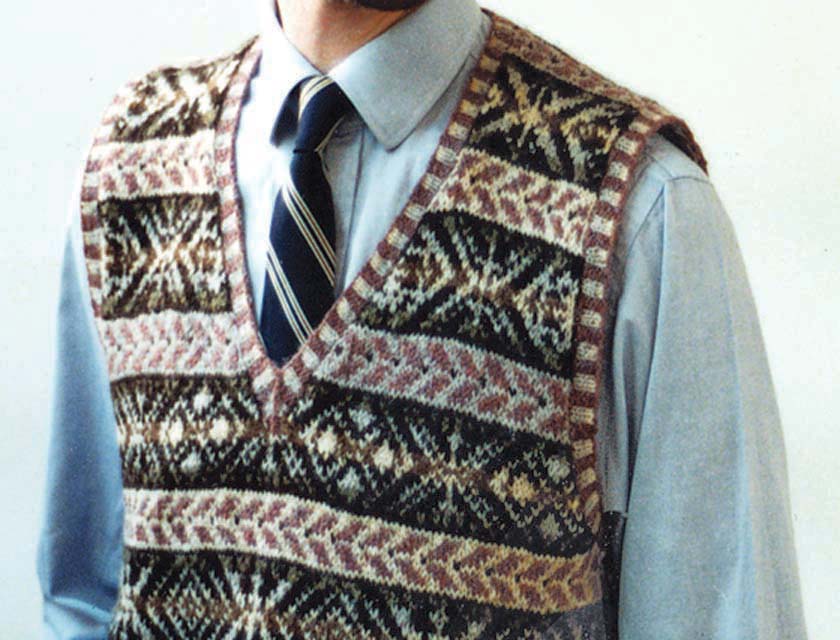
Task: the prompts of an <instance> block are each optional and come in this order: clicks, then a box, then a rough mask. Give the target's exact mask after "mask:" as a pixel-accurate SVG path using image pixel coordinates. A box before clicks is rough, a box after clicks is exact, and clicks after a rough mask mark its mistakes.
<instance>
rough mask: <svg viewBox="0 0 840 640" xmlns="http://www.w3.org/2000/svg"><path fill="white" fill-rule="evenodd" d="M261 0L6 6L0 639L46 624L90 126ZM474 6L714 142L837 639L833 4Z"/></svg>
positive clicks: (839, 99) (239, 24)
mask: <svg viewBox="0 0 840 640" xmlns="http://www.w3.org/2000/svg"><path fill="white" fill-rule="evenodd" d="M255 1H256V0H242V1H240V2H236V1H234V0H180V1H178V2H171V1H169V0H144V1H143V2H139V3H138V2H128V1H127V0H110V1H106V0H71V1H69V2H22V1H21V2H15V3H4V7H3V10H2V11H0V18H1V19H0V60H2V70H3V72H2V78H3V81H2V83H0V122H2V128H0V193H2V195H3V198H2V203H3V204H2V206H3V208H4V211H3V215H2V216H0V233H1V234H2V239H3V244H2V247H3V249H2V254H0V261H2V264H0V274H2V275H0V278H2V286H0V305H2V306H0V308H2V310H3V314H4V319H3V333H4V336H3V340H2V341H0V350H2V351H0V417H2V418H3V427H2V428H3V432H2V435H3V439H2V445H0V501H1V502H2V504H3V505H4V512H3V516H2V522H3V526H2V528H0V567H2V569H0V571H2V572H3V573H2V575H0V638H3V639H5V638H10V639H11V638H15V639H16V638H30V637H37V636H38V627H39V616H40V609H39V607H40V603H39V594H38V590H37V582H36V579H35V573H34V558H35V546H36V541H37V530H38V526H39V521H40V513H41V502H42V486H43V480H44V472H45V459H46V446H47V435H48V431H47V424H48V421H47V418H48V384H47V383H48V380H49V374H50V369H51V362H52V356H53V352H52V338H53V331H54V326H55V323H54V318H53V314H54V308H55V301H56V294H57V283H58V267H59V255H60V249H61V241H62V233H63V227H64V224H65V218H66V213H65V212H66V210H67V202H68V198H69V196H70V192H71V186H72V182H73V179H74V175H75V173H76V171H77V170H78V168H79V163H80V162H81V158H82V155H83V153H84V151H85V148H86V145H87V144H88V140H89V137H90V136H91V134H92V132H93V129H94V127H95V125H96V123H97V121H98V119H99V116H100V114H101V112H102V110H103V109H104V107H105V105H106V104H107V102H108V99H109V98H110V96H111V94H112V92H113V91H114V90H115V89H116V88H117V87H118V86H119V85H120V84H121V83H122V82H123V81H125V80H127V79H129V78H131V77H133V76H135V75H137V74H138V73H141V72H143V71H145V70H147V69H148V68H150V67H152V66H155V65H157V64H159V63H161V62H164V61H176V60H179V59H182V58H185V57H192V56H197V55H202V56H203V55H212V54H215V53H219V52H222V51H224V50H226V49H227V48H229V47H232V46H234V45H236V44H238V43H239V42H240V41H241V40H243V39H244V38H245V37H247V36H248V35H249V34H250V33H252V31H253V30H254V29H255V24H256V22H255V11H254V8H253V6H252V5H253V3H254V2H255ZM452 1H458V0H452ZM485 4H486V5H487V6H489V7H490V8H493V9H495V10H497V11H499V12H501V13H504V14H506V15H508V16H510V17H511V18H514V19H515V20H517V21H520V22H521V23H523V24H525V25H526V26H529V27H531V28H532V29H534V30H536V31H537V32H539V33H540V34H541V35H544V36H546V37H548V38H549V39H551V40H552V41H554V42H556V43H558V44H559V45H560V46H561V47H562V48H564V49H565V50H566V51H568V52H569V53H571V54H572V55H574V56H576V57H578V58H580V59H581V60H583V61H585V62H587V63H588V64H590V65H591V66H594V67H595V68H597V69H598V70H600V71H601V72H602V73H604V74H606V75H607V76H609V77H611V78H613V79H614V80H617V81H619V82H621V83H622V84H625V85H628V86H629V87H631V88H633V89H635V90H637V91H639V92H641V93H644V94H646V95H649V96H651V97H653V98H655V99H657V100H658V101H660V102H662V103H663V104H665V105H666V106H668V107H669V108H670V109H671V110H672V111H674V112H676V113H678V114H679V115H681V116H683V117H684V118H685V119H686V120H687V121H688V123H689V124H690V125H691V127H692V128H693V129H694V131H695V132H696V134H697V136H698V138H699V141H700V143H701V144H702V146H703V147H704V149H705V150H706V153H707V156H708V158H709V165H710V169H711V175H712V178H713V181H714V183H715V185H716V186H717V189H718V191H719V193H720V194H721V197H722V199H723V201H724V203H725V205H726V207H727V210H728V212H729V215H730V217H731V218H732V220H733V221H734V224H735V227H736V230H737V233H738V238H739V241H740V244H741V248H742V251H743V254H744V258H745V261H746V264H747V268H748V271H749V276H750V279H751V283H752V286H753V290H754V293H755V298H756V303H757V305H758V309H759V313H760V316H761V321H762V328H763V333H764V337H765V341H766V345H767V350H768V354H769V358H770V362H771V366H772V373H773V377H774V381H775V385H776V389H777V393H778V399H779V404H780V407H781V411H782V419H783V422H784V429H785V438H786V443H787V450H788V459H789V473H790V478H791V482H790V484H791V493H792V499H793V513H794V525H795V530H796V543H797V550H798V554H799V560H800V572H801V577H802V587H803V596H804V601H805V610H806V616H807V620H808V625H809V631H810V634H811V638H812V640H829V639H830V638H834V637H835V636H836V633H837V628H838V625H840V615H839V614H838V606H837V592H838V587H840V584H838V581H837V576H838V575H840V544H839V543H838V542H840V541H835V538H836V537H837V536H838V532H840V500H838V494H840V490H838V482H839V481H840V474H838V471H837V467H838V453H840V451H838V445H840V436H838V432H840V429H838V428H837V426H836V422H837V417H838V415H840V394H839V393H838V392H837V387H838V385H840V375H838V369H839V368H840V365H838V359H840V332H838V330H837V325H838V322H837V316H838V315H840V277H838V273H840V210H838V209H839V208H838V203H840V116H838V113H840V45H838V42H837V34H836V27H837V25H838V23H840V12H838V9H836V8H835V7H834V3H831V2H829V0H800V1H799V2H794V1H793V0H788V1H784V0H763V1H762V2H733V1H731V0H729V1H723V0H705V1H704V2H685V1H684V2H668V1H666V0H634V1H633V2H618V1H617V0H611V1H605V0H588V1H586V2H582V1H580V0H577V1H574V0H517V2H507V3H505V2H504V1H503V0H488V1H487V2H486V3H485ZM10 5H13V6H12V7H11V8H10Z"/></svg>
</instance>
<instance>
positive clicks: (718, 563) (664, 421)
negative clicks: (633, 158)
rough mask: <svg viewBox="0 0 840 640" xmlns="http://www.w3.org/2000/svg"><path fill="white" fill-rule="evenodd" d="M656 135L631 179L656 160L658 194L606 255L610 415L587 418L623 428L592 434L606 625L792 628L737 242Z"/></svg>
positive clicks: (784, 548) (785, 521) (779, 476)
mask: <svg viewBox="0 0 840 640" xmlns="http://www.w3.org/2000/svg"><path fill="white" fill-rule="evenodd" d="M656 144H657V145H658V149H659V150H658V151H656V152H655V153H654V156H653V157H652V158H653V159H652V162H651V163H650V164H649V165H648V166H647V168H646V169H645V171H646V175H645V176H643V177H642V178H640V181H639V184H640V185H642V186H640V187H638V188H637V191H638V190H639V189H641V190H645V189H647V190H648V191H650V188H651V187H650V185H651V183H652V180H653V178H652V176H654V177H655V175H656V172H659V173H660V174H661V175H660V179H659V180H658V183H659V184H658V189H657V194H656V197H655V198H649V202H652V205H651V206H650V207H649V208H648V211H647V214H646V216H644V218H643V219H642V220H641V222H640V224H639V225H638V226H637V227H636V228H635V229H634V230H633V233H632V236H631V237H630V238H629V239H627V240H626V242H625V249H626V252H624V255H619V259H620V260H622V261H623V272H622V273H623V285H622V287H621V292H620V295H619V296H618V300H617V305H616V312H615V319H614V332H613V337H612V359H611V361H610V364H609V365H607V368H608V369H609V371H608V372H607V373H606V375H605V380H606V381H607V385H608V386H609V387H610V388H609V389H608V390H607V396H608V397H609V398H610V400H611V402H610V406H611V409H609V410H605V412H606V413H607V414H610V413H612V414H613V416H612V417H613V418H614V420H613V425H612V427H610V426H609V425H607V426H602V428H616V429H618V430H619V431H622V432H623V433H624V436H622V437H616V438H609V437H606V438H605V442H606V443H607V444H606V447H605V448H606V451H605V453H606V454H607V456H611V457H612V463H609V462H608V463H607V467H608V471H607V478H606V489H605V491H606V493H607V495H606V497H605V500H606V502H607V503H608V504H609V503H612V505H613V506H614V507H615V506H616V505H619V507H623V514H621V515H622V516H623V519H624V533H623V543H622V545H621V550H620V565H621V569H620V581H619V595H618V602H619V604H618V625H619V637H620V638H621V640H642V639H648V638H651V637H660V638H705V639H708V640H714V639H724V638H727V639H728V638H739V639H749V638H761V639H762V640H765V639H770V640H772V639H781V638H796V639H800V638H805V626H804V621H803V616H802V608H801V599H800V591H799V579H798V573H797V564H796V557H795V551H794V545H793V532H792V521H791V513H790V501H789V497H788V486H787V469H786V462H785V450H784V443H783V438H782V430H781V424H780V419H779V412H778V407H777V404H776V398H775V392H774V389H773V384H772V380H771V376H770V371H769V366H768V362H767V358H766V353H765V347H764V344H763V339H762V335H761V330H760V327H759V322H758V317H757V313H756V308H755V305H754V301H753V297H752V292H751V289H750V286H749V283H748V280H747V274H746V270H745V267H744V263H743V260H742V257H741V252H740V248H739V246H738V244H737V241H736V237H735V234H734V230H733V227H732V224H731V221H730V220H729V218H728V217H727V214H726V213H725V211H724V208H723V205H722V204H721V201H720V200H719V198H718V195H717V193H716V191H715V189H714V187H713V185H712V184H711V183H710V182H709V180H708V179H706V178H705V177H704V176H702V174H700V172H699V169H698V170H696V171H694V172H688V173H681V172H680V171H673V170H670V169H669V167H668V161H667V158H665V160H664V162H663V156H662V154H663V153H666V154H667V153H671V154H673V153H677V152H676V148H675V147H673V146H670V149H671V151H667V150H666V151H663V149H664V146H663V145H664V144H667V145H669V144H670V143H664V141H662V140H661V139H660V140H659V141H658V142H657V143H656ZM657 154H659V159H658V160H657V157H656V155H657ZM682 162H687V159H685V158H684V157H683V160H682ZM671 169H673V167H672V168H671ZM645 185H646V186H645ZM649 195H650V194H649ZM637 196H638V194H637ZM631 200H632V196H631ZM630 202H631V201H628V206H630ZM637 202H638V197H637ZM620 253H621V252H618V251H617V254H620ZM602 424H603V423H602ZM619 468H620V469H621V471H622V473H623V474H624V479H621V480H620V479H617V478H616V477H615V476H616V475H618V474H617V472H616V469H619ZM610 469H611V471H610Z"/></svg>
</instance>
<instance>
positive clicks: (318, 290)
mask: <svg viewBox="0 0 840 640" xmlns="http://www.w3.org/2000/svg"><path fill="white" fill-rule="evenodd" d="M350 109H351V104H350V100H349V99H348V98H347V96H346V95H345V94H344V92H343V91H342V90H341V89H340V88H339V86H338V85H337V84H335V82H333V81H332V79H331V78H329V77H328V76H313V77H311V78H307V79H306V80H304V81H303V82H301V84H300V85H299V93H298V100H297V112H298V128H297V136H296V137H295V146H294V152H293V154H292V159H291V163H290V166H289V176H288V179H287V180H286V181H285V183H284V184H283V186H282V187H281V188H280V192H279V193H278V195H277V199H276V200H275V203H274V213H273V215H272V218H271V229H270V231H269V247H268V260H267V262H266V273H265V287H264V289H263V304H262V314H261V316H260V333H261V334H262V338H263V342H264V343H265V346H266V350H267V351H268V355H269V357H270V358H271V359H272V360H274V361H276V362H278V363H283V362H284V361H286V360H287V359H288V358H289V357H291V356H292V355H293V354H294V353H295V352H296V351H297V350H298V348H299V347H300V345H301V344H303V343H304V342H305V341H306V339H307V338H308V337H309V334H311V333H312V330H313V329H314V328H315V327H316V326H317V325H318V323H319V322H320V321H321V320H322V319H323V317H324V315H325V314H326V312H327V311H328V310H329V308H330V307H331V306H332V304H333V303H334V302H335V272H336V260H335V211H334V209H333V202H332V196H331V193H330V185H329V182H328V181H327V178H326V176H325V174H324V166H323V159H322V153H323V150H324V148H325V147H326V146H327V143H328V142H329V140H330V137H331V136H332V134H333V133H334V132H335V130H336V128H337V127H338V124H339V122H340V121H341V119H342V118H343V117H344V116H345V115H346V114H347V113H348V112H349V111H350Z"/></svg>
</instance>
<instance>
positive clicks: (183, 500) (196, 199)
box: [81, 14, 705, 640]
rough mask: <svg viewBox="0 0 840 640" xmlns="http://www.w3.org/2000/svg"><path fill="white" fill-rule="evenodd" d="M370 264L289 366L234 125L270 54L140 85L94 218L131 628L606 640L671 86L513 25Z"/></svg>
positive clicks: (104, 142) (102, 149)
mask: <svg viewBox="0 0 840 640" xmlns="http://www.w3.org/2000/svg"><path fill="white" fill-rule="evenodd" d="M491 17H492V29H491V32H490V35H489V36H488V39H487V42H486V44H485V46H484V50H483V52H482V55H481V57H480V59H479V60H478V62H477V64H476V66H475V68H474V70H473V71H472V76H471V78H470V80H469V82H468V85H467V88H466V89H465V91H464V94H463V95H462V97H461V100H460V103H459V106H458V108H457V109H456V111H455V113H454V114H453V115H452V118H451V120H450V123H449V125H448V127H447V128H446V131H445V133H444V135H443V136H442V138H441V140H440V142H439V145H438V147H437V149H436V150H435V152H434V154H433V156H432V158H431V159H430V161H429V165H428V169H427V171H426V173H425V175H424V176H423V177H422V179H421V180H420V181H419V183H418V184H417V185H416V187H415V188H414V190H413V192H412V193H411V194H410V197H409V200H408V204H407V205H406V207H405V208H404V209H403V210H402V211H401V212H400V213H399V215H398V216H397V217H396V219H395V220H394V222H393V223H392V225H391V226H390V228H389V230H388V231H387V233H386V234H385V236H384V237H383V239H382V241H381V242H380V243H379V245H378V246H377V249H376V251H375V253H374V254H373V255H372V256H371V257H370V259H369V260H368V261H367V263H366V264H365V265H364V266H363V268H362V269H361V271H360V272H359V274H358V275H357V276H356V277H355V279H354V280H353V281H352V283H351V284H350V286H349V287H348V288H347V289H345V290H344V291H343V292H342V293H341V295H340V296H339V297H338V299H337V300H336V301H335V303H334V304H333V305H332V306H331V307H330V308H329V309H328V311H327V312H326V315H325V316H324V318H323V320H322V321H321V322H320V324H319V325H318V326H317V327H316V328H315V329H314V331H313V332H312V333H311V334H310V335H309V336H308V337H307V338H306V340H305V342H304V343H303V344H302V345H301V346H300V348H299V349H298V350H297V351H296V352H295V353H294V354H293V355H292V356H291V358H290V359H289V360H288V361H286V362H285V363H284V364H283V365H282V366H281V365H278V364H277V363H275V362H273V361H272V360H271V359H270V358H269V357H268V354H267V353H266V350H265V347H264V345H263V343H262V340H261V338H260V334H259V328H258V325H257V322H256V319H255V314H254V304H253V300H252V299H251V296H250V284H249V282H248V275H247V268H246V263H245V256H244V234H243V225H242V209H241V202H240V196H239V193H238V191H237V188H236V174H235V163H234V154H233V148H234V137H235V131H236V126H237V122H238V117H239V113H240V109H241V106H242V103H243V101H244V99H245V95H246V89H247V86H248V82H249V80H250V78H251V77H252V75H253V73H254V70H255V68H256V65H257V62H258V60H259V52H260V42H259V40H256V39H255V40H251V41H249V42H247V43H245V44H244V45H243V46H242V47H240V48H239V49H237V50H236V51H235V52H233V53H232V54H229V55H226V56H223V57H220V58H217V59H213V60H208V61H202V62H199V63H195V64H191V65H185V66H180V67H165V68H162V69H158V70H156V71H153V72H151V73H149V74H146V75H145V76H143V77H142V78H141V79H139V80H138V81H136V82H133V83H131V84H129V85H126V87H125V88H123V89H122V90H121V91H120V92H119V94H118V95H117V97H116V98H115V100H114V102H113V104H112V105H111V107H110V108H109V109H108V111H107V113H106V115H105V118H104V121H103V124H102V127H101V130H100V132H99V134H98V135H97V137H96V139H95V142H94V145H93V148H92V149H91V153H90V157H89V160H88V164H87V172H86V175H85V179H84V186H83V190H82V203H81V204H82V220H81V224H82V229H83V234H84V240H85V255H86V259H87V268H88V281H89V284H90V292H91V301H92V305H93V309H94V313H95V316H96V319H97V325H98V329H99V332H100V335H101V338H102V343H103V346H104V348H105V353H106V356H107V361H108V367H109V374H110V378H111V391H112V396H113V401H114V410H115V416H116V420H117V428H118V442H119V446H120V455H121V460H122V477H123V484H124V487H125V494H124V495H125V522H124V531H123V536H124V543H125V544H124V563H123V568H122V575H121V584H120V588H119V593H118V597H117V605H116V608H115V610H114V612H113V619H112V623H111V628H110V636H111V637H112V638H189V639H219V640H221V639H223V638H226V639H227V638H243V639H244V638H247V639H251V638H254V639H256V638H287V639H299V638H318V639H327V640H333V639H335V640H338V639H342V640H344V639H346V638H354V639H356V638H358V639H371V640H374V639H377V640H378V639H401V638H424V639H425V638H436V639H441V640H443V639H451V638H457V639H476V640H479V639H496V640H498V639H503V638H504V639H510V640H514V639H522V638H527V639H530V638H533V639H537V638H558V639H559V638H581V639H582V638H589V639H602V638H609V637H612V636H613V634H614V632H615V628H614V611H613V609H614V606H615V600H614V594H613V593H612V592H611V591H610V590H609V587H610V585H612V584H614V583H615V576H614V575H613V574H611V573H609V572H610V571H611V570H612V569H611V567H612V566H613V565H611V564H609V563H605V547H604V544H605V537H604V536H605V535H606V533H605V531H606V530H607V529H608V527H605V526H604V525H603V523H604V522H605V516H607V515H608V514H604V513H603V512H602V503H601V493H600V485H599V480H598V478H597V476H596V472H595V469H596V456H597V451H596V450H595V433H596V430H597V428H598V425H597V424H596V421H595V415H596V411H595V409H596V406H597V401H598V395H599V392H600V385H601V372H602V369H603V366H604V361H603V360H604V352H603V349H604V340H605V335H604V333H605V318H606V314H607V313H609V309H607V308H606V300H607V291H608V288H609V286H610V282H609V279H608V274H609V268H608V266H609V261H610V259H611V253H612V248H613V246H614V242H615V237H616V234H617V233H618V229H619V227H620V223H621V215H622V210H623V206H624V203H625V201H626V198H627V194H628V191H629V189H630V177H631V176H632V174H633V170H634V168H635V166H636V164H637V163H638V161H639V158H640V156H641V151H642V149H643V147H644V144H645V141H646V140H647V138H648V137H649V136H650V135H652V134H653V133H654V132H656V131H661V132H662V133H663V134H664V135H665V136H667V137H668V138H669V139H671V140H672V141H673V142H675V143H676V144H678V145H679V146H680V147H681V148H682V149H683V150H684V151H685V152H686V153H687V154H689V155H690V156H691V157H692V158H693V159H694V160H695V161H696V162H697V163H698V164H700V165H701V167H703V168H705V161H704V159H703V155H702V153H701V151H700V149H699V148H698V146H697V145H696V143H695V142H694V140H693V137H692V134H691V132H690V131H689V130H688V128H687V127H686V125H685V124H684V123H683V122H682V121H681V120H680V119H679V118H676V117H675V116H673V115H672V114H670V113H669V112H668V111H667V110H665V109H664V108H662V107H661V106H660V105H658V104H657V103H655V102H654V101H652V100H650V99H647V98H644V97H642V96H639V95H637V94H635V93H633V92H631V91H629V90H627V89H624V88H622V87H620V86H619V85H617V84H615V83H613V82H611V81H609V80H607V79H606V78H604V77H602V76H600V75H599V74H597V73H596V72H594V71H593V70H591V69H589V68H588V67H586V66H585V65H583V64H581V63H580V62H578V61H576V60H574V59H573V58H571V57H569V56H568V55H566V54H565V53H563V52H562V51H560V50H559V49H557V48H556V47H553V46H552V45H550V44H548V43H546V42H544V41H542V40H540V39H539V38H537V37H536V36H534V35H533V34H531V33H529V32H527V31H526V30H524V29H522V28H520V27H518V26H516V25H514V24H512V23H510V22H509V21H507V20H505V19H504V18H501V17H499V16H497V15H495V14H491Z"/></svg>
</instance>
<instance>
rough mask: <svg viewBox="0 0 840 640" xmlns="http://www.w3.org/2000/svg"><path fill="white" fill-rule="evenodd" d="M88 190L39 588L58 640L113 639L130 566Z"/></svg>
mask: <svg viewBox="0 0 840 640" xmlns="http://www.w3.org/2000/svg"><path fill="white" fill-rule="evenodd" d="M78 195H79V193H78V187H77V189H76V192H75V194H74V200H73V201H72V202H73V205H72V207H71V209H72V211H71V216H70V226H69V228H68V230H67V233H66V241H65V247H64V257H63V264H62V272H61V284H60V299H59V304H58V310H57V311H58V318H57V334H56V362H55V369H54V373H53V383H52V386H53V389H52V401H51V404H52V406H51V435H50V446H49V454H48V456H49V457H48V468H47V484H46V501H45V509H44V519H43V528H42V530H41V534H40V539H39V547H38V557H37V564H38V578H39V581H40V584H41V590H42V593H43V598H44V634H45V637H48V638H60V639H62V640H65V639H71V638H73V639H75V638H86V639H89V638H104V637H105V636H106V631H107V624H108V621H109V619H110V617H111V608H112V607H113V605H114V602H115V600H116V591H117V583H118V579H119V570H120V565H121V556H122V482H121V476H120V463H119V452H118V449H117V438H116V427H115V420H114V415H113V408H112V404H111V398H110V393H109V383H108V375H107V372H106V367H105V362H104V355H103V352H102V348H101V345H100V343H99V338H98V335H97V333H96V327H95V325H94V320H93V311H92V308H91V305H90V301H89V298H88V289H87V278H86V275H85V272H84V258H83V254H82V245H81V231H80V229H79V220H80V219H79V211H78V204H77V203H78Z"/></svg>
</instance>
